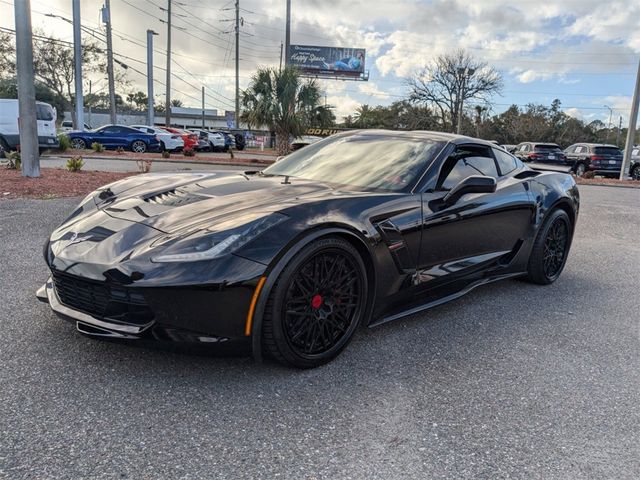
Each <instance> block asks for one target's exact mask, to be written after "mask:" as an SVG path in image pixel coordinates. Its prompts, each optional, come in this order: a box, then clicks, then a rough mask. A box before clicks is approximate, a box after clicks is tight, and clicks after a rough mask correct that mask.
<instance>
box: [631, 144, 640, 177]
mask: <svg viewBox="0 0 640 480" xmlns="http://www.w3.org/2000/svg"><path fill="white" fill-rule="evenodd" d="M629 175H630V176H631V178H633V179H634V180H640V147H638V146H635V147H633V149H632V150H631V163H630V164H629Z"/></svg>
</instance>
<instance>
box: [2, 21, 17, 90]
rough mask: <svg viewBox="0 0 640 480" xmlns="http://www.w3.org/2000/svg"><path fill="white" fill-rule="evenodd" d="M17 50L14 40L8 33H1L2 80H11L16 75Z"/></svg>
mask: <svg viewBox="0 0 640 480" xmlns="http://www.w3.org/2000/svg"><path fill="white" fill-rule="evenodd" d="M15 59H16V49H15V46H14V40H13V37H12V36H11V35H9V34H8V33H6V32H0V79H3V78H11V77H13V76H14V75H15V73H16V60H15Z"/></svg>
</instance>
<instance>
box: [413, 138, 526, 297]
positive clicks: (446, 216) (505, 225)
mask: <svg viewBox="0 0 640 480" xmlns="http://www.w3.org/2000/svg"><path fill="white" fill-rule="evenodd" d="M497 156H499V158H500V162H499V165H500V167H499V166H498V162H497V160H496V157H497ZM508 165H510V167H508ZM518 165H521V164H519V163H518V160H517V159H515V158H514V157H513V156H512V155H510V154H509V153H507V152H503V151H502V150H499V149H494V148H491V147H489V146H486V145H480V144H465V145H459V146H456V147H455V148H454V149H453V150H452V151H451V152H450V154H449V155H448V156H447V157H446V158H444V160H442V163H441V166H440V171H439V174H438V176H437V180H436V181H435V185H432V186H431V188H429V189H428V190H427V191H426V192H424V193H423V207H422V209H423V233H422V244H421V252H420V259H419V262H418V281H419V282H421V283H425V284H426V286H427V287H428V286H429V285H434V286H435V285H438V284H441V283H442V282H447V281H453V280H456V279H460V278H461V277H465V276H466V275H468V274H470V273H472V272H474V271H478V270H480V269H482V268H486V267H487V265H490V264H496V263H497V262H501V261H505V262H506V260H507V259H508V258H510V257H512V254H513V253H514V252H517V250H518V249H519V248H520V246H521V245H522V244H523V241H524V238H525V237H526V235H527V232H528V229H529V228H530V225H531V219H532V212H533V210H534V203H533V201H532V199H531V195H530V194H529V191H528V190H529V186H528V184H527V183H526V182H523V181H522V180H519V179H517V178H515V177H514V176H513V174H512V172H513V171H514V170H515V169H516V168H517V166H518ZM472 175H482V176H488V177H493V178H494V179H495V180H496V190H495V192H493V193H480V194H476V193H470V194H466V195H463V196H462V197H461V198H460V199H459V200H458V201H457V202H455V203H454V204H453V205H450V206H446V205H444V204H443V200H444V197H445V195H446V194H447V193H448V192H449V191H451V189H453V188H454V187H455V186H456V185H458V184H459V183H460V182H461V181H462V180H464V179H465V178H467V177H469V176H472ZM507 263H508V262H507Z"/></svg>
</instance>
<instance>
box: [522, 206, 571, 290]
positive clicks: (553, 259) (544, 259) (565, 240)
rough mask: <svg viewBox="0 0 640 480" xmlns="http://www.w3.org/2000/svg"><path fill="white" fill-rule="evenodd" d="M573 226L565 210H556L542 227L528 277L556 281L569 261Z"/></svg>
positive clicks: (530, 258)
mask: <svg viewBox="0 0 640 480" xmlns="http://www.w3.org/2000/svg"><path fill="white" fill-rule="evenodd" d="M571 236H572V226H571V221H570V220H569V217H568V215H567V213H566V212H565V211H564V210H560V209H558V210H554V211H552V212H551V213H550V214H549V217H548V218H547V220H546V221H545V223H544V224H543V225H542V227H540V230H539V232H538V235H537V237H536V240H535V243H534V245H533V249H532V251H531V256H530V257H529V269H528V279H529V280H530V281H531V282H533V283H538V284H540V285H548V284H550V283H553V282H555V281H556V280H557V279H558V277H560V274H561V273H562V270H563V269H564V265H565V263H566V261H567V256H568V254H569V247H570V246H571Z"/></svg>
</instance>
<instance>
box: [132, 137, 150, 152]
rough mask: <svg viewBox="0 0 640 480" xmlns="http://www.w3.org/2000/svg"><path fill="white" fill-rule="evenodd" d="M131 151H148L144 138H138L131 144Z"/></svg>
mask: <svg viewBox="0 0 640 480" xmlns="http://www.w3.org/2000/svg"><path fill="white" fill-rule="evenodd" d="M131 151H132V152H135V153H144V152H146V151H147V144H146V143H144V142H143V141H142V140H136V141H135V142H133V143H132V144H131Z"/></svg>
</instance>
